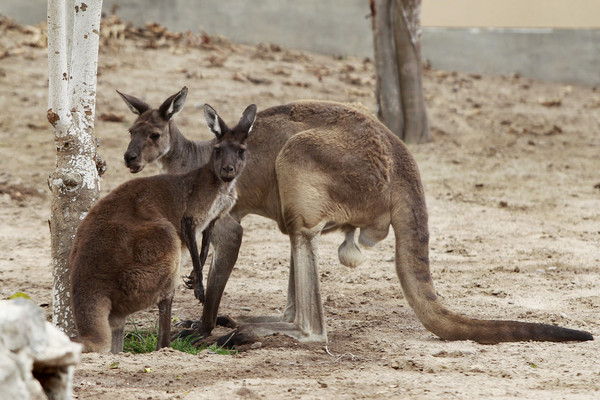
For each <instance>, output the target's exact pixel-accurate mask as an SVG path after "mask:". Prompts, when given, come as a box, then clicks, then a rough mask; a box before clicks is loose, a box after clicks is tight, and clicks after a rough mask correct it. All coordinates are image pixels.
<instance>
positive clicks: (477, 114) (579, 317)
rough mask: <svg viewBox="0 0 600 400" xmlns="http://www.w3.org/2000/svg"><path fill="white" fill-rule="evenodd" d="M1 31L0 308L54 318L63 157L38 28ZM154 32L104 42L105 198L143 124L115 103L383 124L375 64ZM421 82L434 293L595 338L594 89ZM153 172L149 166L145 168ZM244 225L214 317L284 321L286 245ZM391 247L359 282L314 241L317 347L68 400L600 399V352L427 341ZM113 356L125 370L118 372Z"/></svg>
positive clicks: (187, 304) (263, 229) (252, 352)
mask: <svg viewBox="0 0 600 400" xmlns="http://www.w3.org/2000/svg"><path fill="white" fill-rule="evenodd" d="M0 27H1V31H0V110H2V111H1V115H0V170H1V173H0V204H1V207H0V214H1V216H2V225H1V227H0V238H1V239H0V298H6V297H8V296H9V295H11V294H12V293H14V292H16V291H23V292H25V293H28V294H29V295H30V296H31V297H32V298H33V299H34V300H35V302H36V303H38V304H41V305H42V306H44V307H46V308H45V310H46V312H47V313H48V314H49V312H50V308H49V307H48V305H47V303H49V302H50V299H51V285H52V278H51V271H50V239H49V232H48V222H47V220H48V218H49V212H50V211H49V210H50V207H49V201H50V199H49V191H48V189H47V184H46V179H47V176H48V174H49V173H50V172H51V171H52V170H53V167H54V149H53V132H52V130H51V129H50V126H49V124H48V123H47V121H46V108H47V107H46V105H47V52H46V49H45V48H44V46H43V45H41V46H40V44H43V43H44V40H45V39H44V32H43V29H40V27H30V28H23V27H17V26H12V25H11V24H10V22H9V21H6V20H3V21H2V23H1V24H0ZM151 28H152V29H150V30H148V31H136V30H133V29H130V28H127V29H125V28H124V27H123V26H122V25H119V24H118V23H114V24H112V26H111V30H110V31H111V32H112V38H110V39H108V38H104V39H103V44H102V47H101V52H100V59H99V78H98V93H97V94H98V96H97V108H96V117H97V118H96V119H97V122H96V129H97V136H98V137H99V139H100V143H101V147H100V149H99V151H100V153H101V155H102V156H103V157H104V158H105V159H106V160H107V162H108V171H107V173H106V174H105V175H104V177H103V178H102V191H103V193H106V192H108V191H109V190H111V189H112V188H114V187H116V186H117V185H119V184H120V183H122V182H123V181H125V180H127V179H130V178H131V176H130V175H129V173H128V171H127V170H126V168H124V165H123V162H122V154H123V152H124V149H125V148H126V145H127V141H128V133H127V128H128V124H130V123H131V122H132V121H133V119H134V116H133V114H131V113H130V112H129V110H128V109H127V107H126V106H125V104H124V103H123V102H122V101H121V100H120V98H119V97H118V95H117V94H116V92H115V89H119V90H121V91H123V92H125V93H129V94H134V95H136V96H139V97H143V98H145V99H147V101H149V102H150V103H151V104H153V105H158V104H159V102H162V100H164V99H165V98H166V97H167V96H168V95H170V94H172V93H175V92H176V91H178V90H179V89H180V88H181V87H182V86H184V85H187V86H188V87H189V89H190V92H189V95H188V98H187V103H186V106H185V108H184V110H183V111H182V113H181V114H179V115H178V116H177V117H176V118H177V122H178V124H179V126H180V128H181V130H182V131H183V132H184V133H185V134H186V135H187V136H188V137H190V138H193V139H196V140H200V139H207V138H209V137H210V134H209V132H208V130H207V129H206V126H205V123H204V119H203V115H202V112H201V110H200V109H199V107H200V106H201V105H202V104H203V103H204V102H209V103H210V104H211V105H212V106H214V107H215V108H216V109H217V110H218V111H219V112H220V114H221V115H222V116H223V117H224V119H225V120H226V121H227V120H231V121H233V120H236V119H237V118H238V116H239V114H240V112H241V111H242V110H243V108H244V107H245V106H246V105H247V104H249V103H252V102H254V103H256V104H258V106H259V108H260V109H264V108H267V107H269V106H272V105H276V104H280V103H285V102H289V101H293V100H297V99H301V98H316V99H332V100H338V101H347V102H361V103H363V104H364V105H365V106H366V107H368V108H369V109H371V110H375V107H376V105H375V100H374V95H373V87H374V78H373V75H374V74H373V64H372V62H370V61H368V60H359V59H353V58H339V57H331V56H323V55H315V54H308V53H303V52H298V51H292V50H287V49H281V48H279V47H277V46H269V45H261V46H242V45H237V44H230V43H228V42H227V41H226V40H223V39H217V38H210V37H207V36H186V35H184V36H182V37H180V36H177V35H171V34H169V33H168V32H164V31H163V30H162V29H161V28H160V27H157V26H153V27H151ZM103 32H104V35H107V33H108V32H109V29H106V28H104V30H103ZM124 36H125V38H124ZM36 46H37V47H36ZM424 86H425V92H426V99H427V107H428V113H429V120H430V124H431V131H432V133H433V141H432V142H430V143H427V144H424V145H412V146H410V149H411V151H412V153H413V154H414V156H415V157H416V159H417V161H418V164H419V166H420V169H421V174H422V179H423V182H424V185H425V191H426V195H427V201H428V207H429V213H430V231H431V239H432V240H431V255H430V257H431V268H432V273H433V277H434V281H435V283H436V287H437V291H438V293H439V295H440V296H441V297H442V298H444V300H445V302H446V303H447V304H448V306H449V307H450V308H452V309H454V310H456V311H458V312H460V313H464V314H467V315H471V316H482V317H484V316H485V317H489V318H504V319H507V318H512V319H518V320H524V321H543V322H546V323H556V324H560V325H564V326H568V327H573V328H579V329H584V330H587V331H590V332H591V333H593V334H594V335H595V336H598V335H600V321H599V311H600V279H599V271H598V267H599V265H600V250H599V246H598V243H599V241H600V186H599V184H600V174H599V171H600V158H599V153H600V133H599V131H600V91H597V90H596V88H592V87H577V86H565V85H561V84H556V83H545V82H538V81H533V80H530V79H525V78H522V77H519V76H516V75H515V76H502V77H491V76H476V75H468V74H464V73H454V72H445V71H439V70H435V69H433V68H429V69H427V70H426V71H425V76H424ZM111 120H116V121H111ZM157 171H158V170H157V168H156V167H150V168H147V169H146V170H145V171H144V174H155V173H157ZM244 226H245V236H244V243H243V246H242V249H241V251H240V258H239V261H238V263H237V266H236V268H235V270H234V272H233V274H232V276H231V279H230V281H229V284H228V286H227V289H226V293H225V296H224V298H223V301H222V303H221V312H222V313H223V314H230V315H239V314H250V315H260V314H273V313H278V312H280V310H282V307H283V306H284V305H285V299H286V285H287V265H288V255H289V245H288V242H287V240H286V237H285V236H284V235H282V234H281V233H279V232H278V230H277V229H276V227H275V225H274V223H272V222H271V221H268V220H265V219H262V218H260V217H254V216H250V217H248V218H246V219H245V220H244ZM392 236H393V234H390V237H388V238H387V239H386V240H385V241H383V242H382V243H380V244H378V245H376V246H375V247H374V248H373V249H369V250H366V251H365V253H366V262H365V264H364V265H363V266H361V267H359V268H356V269H348V268H345V267H343V266H341V265H340V264H339V262H338V261H337V254H336V248H337V246H338V245H339V243H341V241H342V236H341V234H331V235H327V236H325V237H323V240H322V246H321V263H320V268H321V284H322V286H321V288H322V292H323V298H324V299H325V305H324V307H325V312H326V316H327V323H328V329H329V345H328V347H325V346H323V345H310V346H308V345H303V344H299V343H296V342H294V341H293V340H291V339H286V338H284V337H271V338H266V339H265V340H264V341H263V342H262V346H260V347H255V348H253V349H247V350H245V351H242V352H240V353H239V354H237V355H233V356H220V355H216V354H211V353H208V352H207V351H204V352H202V353H201V354H200V355H199V356H192V355H189V354H184V353H180V352H178V351H174V350H170V349H168V350H163V351H159V352H155V353H151V354H144V355H131V354H118V355H97V354H85V355H84V356H83V359H82V362H81V365H79V367H78V368H77V369H76V372H75V377H74V394H75V396H76V397H77V398H80V399H120V400H129V399H171V398H173V399H177V398H180V399H205V398H206V399H209V398H210V399H214V398H228V399H229V398H248V399H254V398H269V399H271V398H272V399H296V398H302V399H313V398H314V399H317V398H318V399H321V398H336V399H338V398H339V399H350V398H352V399H354V398H400V397H402V398H431V399H434V398H440V399H448V398H462V399H473V398H520V399H522V398H531V399H534V398H535V399H541V398H543V399H592V398H600V392H599V389H600V341H599V340H595V341H593V342H587V343H567V344H557V343H508V344H499V345H479V344H476V343H473V342H468V341H467V342H444V341H441V340H439V339H438V338H436V337H435V336H434V335H432V334H431V333H429V332H428V331H426V330H425V329H424V328H423V326H422V325H421V324H420V323H419V322H418V321H417V320H416V318H415V316H414V314H413V312H412V311H411V309H410V308H409V307H408V305H407V304H406V302H405V300H404V298H403V295H402V291H401V289H400V285H399V282H398V279H397V277H396V276H395V272H394V266H393V263H392V262H391V259H392V256H393V240H392V239H393V238H392ZM200 314H201V306H200V305H198V304H197V302H196V301H195V300H194V299H193V295H192V294H191V293H190V292H189V291H185V290H183V289H179V290H178V292H177V295H176V299H175V305H174V315H175V316H176V317H178V318H180V319H187V318H194V317H198V316H199V315H200ZM156 316H157V311H156V310H150V311H148V312H145V313H139V314H135V315H134V316H133V319H134V320H135V321H137V322H138V323H139V324H141V325H144V324H150V323H152V321H154V320H155V319H156ZM221 329H222V328H221ZM219 332H225V330H222V331H221V330H220V331H218V332H217V333H219ZM115 362H118V368H111V365H113V366H114V364H113V363H115ZM148 368H150V370H149V369H148ZM144 371H147V372H144Z"/></svg>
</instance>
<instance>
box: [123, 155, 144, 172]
mask: <svg viewBox="0 0 600 400" xmlns="http://www.w3.org/2000/svg"><path fill="white" fill-rule="evenodd" d="M123 159H124V160H125V165H126V166H127V168H129V172H131V173H132V174H135V173H137V172H140V171H141V170H142V166H141V165H140V163H139V156H138V154H137V153H135V152H132V151H128V152H126V153H125V155H124V156H123Z"/></svg>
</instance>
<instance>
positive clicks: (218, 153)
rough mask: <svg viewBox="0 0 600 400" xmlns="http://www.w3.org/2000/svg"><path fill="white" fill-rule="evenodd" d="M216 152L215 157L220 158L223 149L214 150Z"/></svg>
mask: <svg viewBox="0 0 600 400" xmlns="http://www.w3.org/2000/svg"><path fill="white" fill-rule="evenodd" d="M214 152H215V156H217V157H218V156H220V155H221V148H220V147H215V148H214Z"/></svg>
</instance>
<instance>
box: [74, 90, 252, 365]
mask: <svg viewBox="0 0 600 400" xmlns="http://www.w3.org/2000/svg"><path fill="white" fill-rule="evenodd" d="M184 91H185V88H184ZM184 97H185V93H184ZM177 100H178V98H172V99H171V103H170V105H169V106H167V107H165V108H164V109H162V110H151V109H147V110H144V111H140V116H139V117H138V119H144V118H149V119H152V118H166V117H168V118H170V117H172V115H173V114H175V113H176V112H177V111H179V109H181V107H180V106H179V105H178V104H177ZM182 104H183V102H181V105H182ZM157 113H159V114H160V115H155V114H157ZM205 114H206V118H207V122H208V126H209V128H210V130H211V131H212V132H213V133H214V134H215V136H216V139H214V140H212V141H210V148H211V149H212V151H209V154H210V156H209V157H210V158H209V159H205V160H204V161H205V162H208V164H206V165H205V166H203V167H200V168H196V169H192V170H191V171H188V172H187V173H183V174H173V175H157V176H152V177H146V178H138V179H132V180H130V181H128V182H126V183H124V184H122V185H120V186H119V187H117V188H116V189H115V190H113V191H112V192H111V193H109V194H108V195H107V196H106V197H104V198H103V199H101V200H100V201H98V203H97V204H96V205H95V206H94V207H92V209H91V210H90V211H89V213H88V214H87V216H86V217H85V218H84V219H83V221H81V224H80V225H79V228H78V230H77V234H76V236H75V240H74V242H73V247H72V250H71V254H70V257H69V268H70V274H71V297H72V301H73V312H74V316H75V323H76V326H77V330H78V333H79V340H81V341H82V342H83V345H84V351H109V350H110V351H112V352H113V353H117V352H120V351H122V350H123V330H124V326H125V318H126V317H127V316H128V315H129V314H131V313H133V312H136V311H139V310H143V309H146V308H148V307H151V306H153V305H155V304H158V308H159V327H158V328H159V330H158V342H157V348H161V347H165V346H168V345H169V340H170V325H171V304H172V301H173V295H174V291H175V285H176V282H177V280H178V277H179V274H180V265H181V263H182V256H183V255H185V248H184V247H183V246H186V247H187V249H188V250H189V252H190V254H191V257H192V261H193V264H194V274H193V276H194V279H196V280H197V281H198V282H200V283H198V282H196V284H197V285H201V282H202V271H201V265H200V262H199V259H198V250H197V247H196V234H197V232H201V231H203V230H205V229H206V228H207V227H209V225H211V222H213V221H214V220H215V219H217V218H219V217H221V216H222V215H226V214H227V213H228V212H229V211H230V209H231V208H232V207H233V205H234V204H235V201H236V198H237V193H236V188H235V185H236V180H237V177H238V176H239V175H240V173H241V172H242V170H243V169H244V166H245V164H246V153H245V150H246V144H245V143H246V139H247V138H248V133H249V132H250V130H251V128H252V124H253V123H254V119H255V116H256V106H255V105H250V106H248V108H247V109H246V110H245V111H244V113H243V116H242V118H241V120H240V122H239V123H238V124H237V126H236V127H234V128H233V129H229V128H228V127H227V125H225V123H224V122H223V121H222V120H221V118H219V116H218V115H217V114H216V113H215V111H214V110H213V109H212V108H211V107H210V106H208V105H206V106H205ZM203 164H204V163H203ZM200 288H201V286H200ZM200 295H201V296H202V295H203V290H202V293H201V294H200ZM111 337H112V339H111Z"/></svg>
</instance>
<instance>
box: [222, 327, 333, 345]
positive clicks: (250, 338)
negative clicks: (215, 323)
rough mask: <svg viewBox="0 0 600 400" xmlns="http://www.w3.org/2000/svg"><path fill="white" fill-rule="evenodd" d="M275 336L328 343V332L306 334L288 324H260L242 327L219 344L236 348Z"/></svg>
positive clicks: (306, 341)
mask: <svg viewBox="0 0 600 400" xmlns="http://www.w3.org/2000/svg"><path fill="white" fill-rule="evenodd" d="M273 335H286V336H289V337H291V338H294V339H296V340H298V341H299V342H304V343H327V333H326V332H305V331H303V330H302V329H300V328H299V327H298V326H297V325H295V324H292V323H288V322H259V323H248V324H243V325H240V326H239V327H238V328H237V329H236V330H234V331H232V332H229V333H228V334H227V335H224V336H221V337H220V338H219V339H218V340H217V344H218V345H219V346H223V347H234V346H240V345H243V344H248V343H253V342H256V341H259V340H260V339H261V338H264V337H267V336H273Z"/></svg>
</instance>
